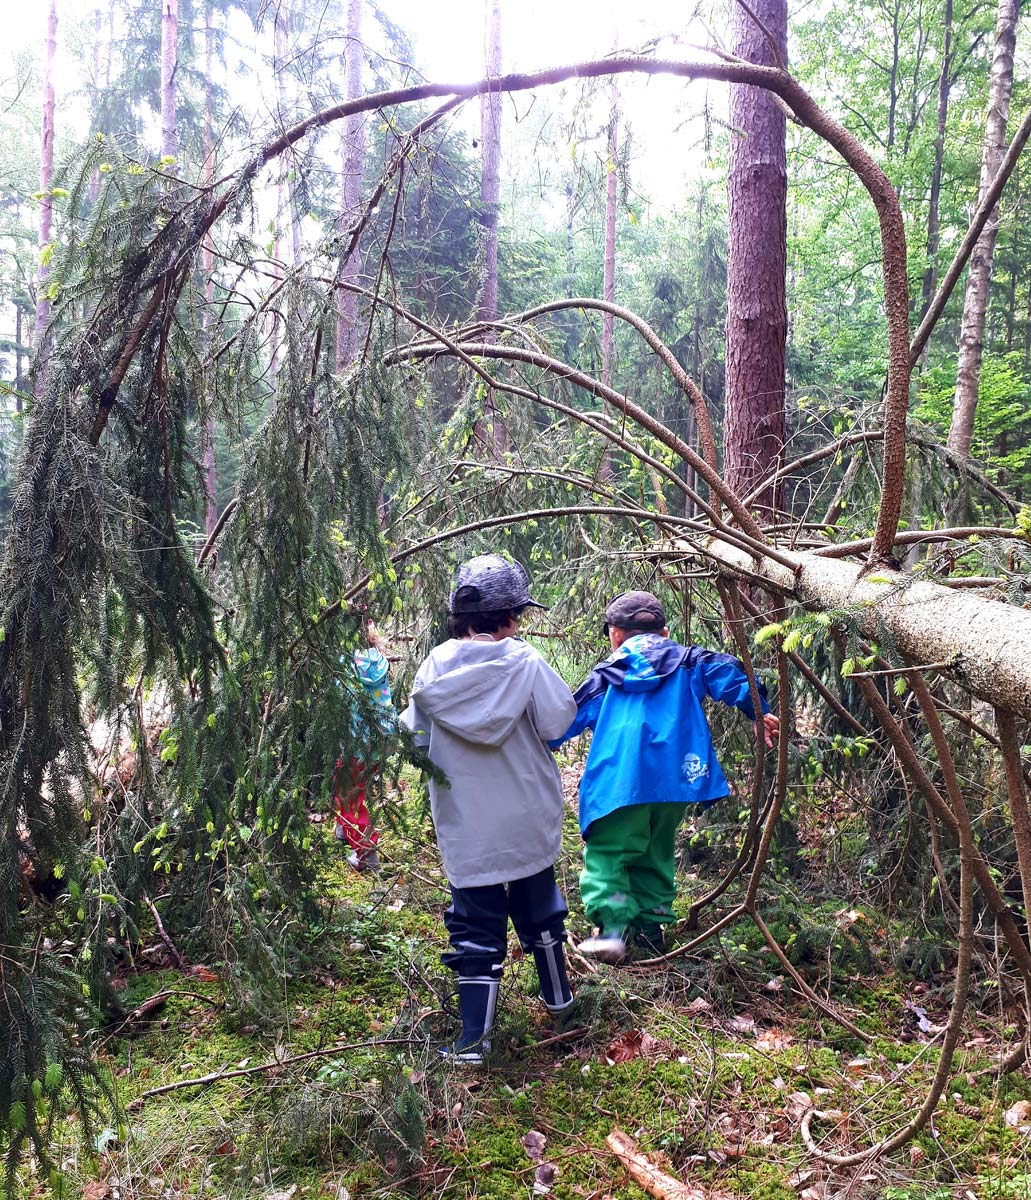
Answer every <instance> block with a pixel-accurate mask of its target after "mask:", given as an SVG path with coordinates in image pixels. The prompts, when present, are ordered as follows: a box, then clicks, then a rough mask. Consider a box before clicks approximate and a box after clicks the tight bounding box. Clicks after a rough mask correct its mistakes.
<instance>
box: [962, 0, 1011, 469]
mask: <svg viewBox="0 0 1031 1200" xmlns="http://www.w3.org/2000/svg"><path fill="white" fill-rule="evenodd" d="M1016 40H1017V0H999V9H998V16H997V18H996V23H995V56H994V58H993V60H992V70H991V76H990V80H989V85H988V116H987V119H986V122H985V134H984V148H983V150H982V154H981V183H980V188H979V192H978V194H979V196H983V195H984V194H985V192H986V191H987V190H988V187H989V185H990V184H991V182H992V179H993V178H994V177H995V175H996V173H997V171H998V169H999V164H1000V163H1001V162H1002V156H1003V154H1004V153H1005V150H1006V144H1005V143H1006V120H1007V118H1008V116H1009V107H1010V95H1011V93H1012V91H1013V53H1014V49H1015V47H1016ZM997 232H998V209H996V210H995V212H993V213H992V215H991V217H990V218H989V220H988V224H987V225H985V227H984V231H983V232H982V234H981V236H980V238H979V239H978V241H977V245H976V246H975V248H974V252H973V254H972V255H971V258H970V270H969V273H968V275H967V289H966V294H965V295H964V297H963V320H962V324H961V326H960V335H959V361H958V363H957V365H956V399H955V403H954V405H953V409H952V425H951V427H950V429H949V439H948V447H949V449H950V450H954V451H955V452H956V453H957V454H962V455H963V456H964V457H969V455H970V442H971V439H972V437H973V433H974V416H975V414H976V412H977V390H978V385H979V384H980V381H981V358H982V355H983V353H984V325H985V313H986V312H987V309H988V293H989V289H990V287H991V282H992V260H993V258H994V255H995V237H996V234H997Z"/></svg>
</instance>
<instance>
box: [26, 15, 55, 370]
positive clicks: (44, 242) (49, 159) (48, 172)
mask: <svg viewBox="0 0 1031 1200" xmlns="http://www.w3.org/2000/svg"><path fill="white" fill-rule="evenodd" d="M56 53H57V0H50V6H49V8H48V9H47V32H46V43H45V46H44V50H43V119H42V124H41V131H40V148H39V190H40V192H41V193H42V199H41V200H40V202H39V233H38V240H37V244H38V250H39V268H38V271H37V274H36V319H35V322H34V324H33V330H32V344H33V346H35V348H36V353H37V354H39V352H40V349H41V347H42V345H43V337H44V334H45V332H46V327H47V322H48V321H49V320H50V300H49V299H48V298H47V294H46V290H47V279H48V277H49V275H50V268H49V266H47V265H46V263H45V262H44V261H43V260H44V258H45V257H47V255H46V253H45V250H46V249H47V247H49V245H50V233H51V230H52V228H53V220H54V201H53V197H52V196H51V195H50V187H51V184H52V183H53V179H54V56H55V55H56ZM38 382H39V381H38V380H37V386H38Z"/></svg>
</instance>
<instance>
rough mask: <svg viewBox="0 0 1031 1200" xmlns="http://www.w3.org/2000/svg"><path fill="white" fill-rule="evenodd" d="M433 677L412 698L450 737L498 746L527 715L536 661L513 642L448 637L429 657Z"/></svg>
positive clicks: (528, 649) (523, 645)
mask: <svg viewBox="0 0 1031 1200" xmlns="http://www.w3.org/2000/svg"><path fill="white" fill-rule="evenodd" d="M430 658H431V660H433V661H434V665H435V666H436V668H437V671H438V674H437V675H436V676H435V677H434V678H433V679H432V680H431V681H430V682H429V683H427V684H425V685H424V686H423V687H421V688H419V690H418V691H416V692H413V693H412V699H413V700H414V701H416V702H417V703H418V705H419V708H420V709H421V710H422V711H423V712H424V713H425V714H426V716H427V717H429V718H430V719H431V720H432V721H435V722H436V723H437V724H439V725H441V726H443V727H444V728H445V729H447V730H448V732H449V733H452V734H455V735H456V736H458V737H461V738H464V739H465V740H466V741H467V742H475V743H478V744H480V745H483V746H498V745H500V744H501V743H502V742H503V741H504V740H505V739H506V738H507V737H508V735H509V734H510V733H511V732H512V728H513V726H514V725H515V723H516V722H517V721H518V720H519V718H520V717H521V716H522V715H523V713H524V712H525V711H526V707H527V705H528V704H529V702H530V698H531V695H532V693H533V688H534V683H535V682H536V679H537V668H538V662H539V658H538V656H537V654H536V653H535V652H534V650H533V649H532V648H531V647H530V646H528V645H527V644H526V643H525V642H523V641H520V640H519V639H517V638H504V639H502V640H501V641H500V642H494V641H490V642H486V641H484V642H478V641H473V640H464V639H463V640H459V639H457V638H452V639H451V640H450V641H447V642H444V643H443V644H442V645H440V646H438V647H437V648H436V649H435V650H434V651H433V652H432V654H431V655H430Z"/></svg>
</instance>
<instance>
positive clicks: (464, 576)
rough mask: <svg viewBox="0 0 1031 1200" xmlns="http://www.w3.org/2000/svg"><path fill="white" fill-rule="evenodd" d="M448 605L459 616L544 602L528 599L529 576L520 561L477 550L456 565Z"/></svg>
mask: <svg viewBox="0 0 1031 1200" xmlns="http://www.w3.org/2000/svg"><path fill="white" fill-rule="evenodd" d="M449 607H450V609H451V612H452V613H453V614H454V615H455V616H458V615H459V614H463V613H485V612H504V611H505V609H507V608H547V605H546V604H538V603H537V601H536V600H531V599H530V576H529V575H527V573H526V568H525V567H524V566H522V564H521V563H517V562H509V561H508V559H506V558H502V557H501V555H500V554H480V555H477V557H476V558H470V559H469V561H468V562H464V563H462V565H461V566H460V567H459V568H458V573H457V574H456V575H455V590H454V591H453V592H452V593H451V601H450V605H449Z"/></svg>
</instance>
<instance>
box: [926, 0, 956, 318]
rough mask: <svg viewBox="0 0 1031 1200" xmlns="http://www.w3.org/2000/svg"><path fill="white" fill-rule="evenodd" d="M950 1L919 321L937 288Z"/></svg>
mask: <svg viewBox="0 0 1031 1200" xmlns="http://www.w3.org/2000/svg"><path fill="white" fill-rule="evenodd" d="M951 72H952V0H945V31H944V34H943V35H942V69H941V75H940V76H939V78H938V124H937V128H936V130H935V135H934V166H933V168H932V170H931V198H930V201H929V202H928V205H927V266H926V267H925V268H924V278H923V285H922V288H921V296H920V320H921V321H922V320H923V319H924V317H925V316H926V315H927V310H928V309H929V308H930V307H931V300H932V299H933V297H934V293H935V290H936V289H937V287H938V243H939V240H940V234H939V220H940V211H941V190H942V162H943V160H944V157H945V126H946V124H947V122H948V116H949V92H950V90H951V87H952V77H951Z"/></svg>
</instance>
